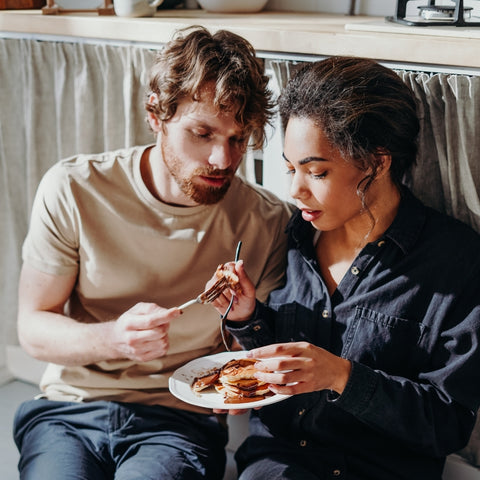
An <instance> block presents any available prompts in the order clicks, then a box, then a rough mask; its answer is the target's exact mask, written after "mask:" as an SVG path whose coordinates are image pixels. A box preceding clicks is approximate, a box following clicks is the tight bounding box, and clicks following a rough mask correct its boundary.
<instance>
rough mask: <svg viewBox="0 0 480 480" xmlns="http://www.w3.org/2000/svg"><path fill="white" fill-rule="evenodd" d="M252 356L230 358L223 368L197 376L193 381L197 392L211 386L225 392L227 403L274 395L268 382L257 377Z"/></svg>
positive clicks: (261, 398) (260, 398) (249, 400)
mask: <svg viewBox="0 0 480 480" xmlns="http://www.w3.org/2000/svg"><path fill="white" fill-rule="evenodd" d="M256 362H257V360H255V359H252V358H242V359H239V360H230V361H229V362H227V363H226V364H225V365H223V366H222V367H221V368H219V369H217V370H214V371H211V372H209V373H208V374H206V375H203V376H201V377H197V378H195V379H194V381H193V383H192V390H193V391H194V392H196V393H198V392H201V391H202V390H205V389H207V388H210V387H214V388H215V390H217V392H219V393H221V394H223V398H224V401H225V403H245V402H254V401H257V400H263V399H264V398H265V397H267V396H269V395H273V392H271V391H270V390H269V389H268V384H266V383H265V382H262V381H260V380H258V379H256V378H255V363H256Z"/></svg>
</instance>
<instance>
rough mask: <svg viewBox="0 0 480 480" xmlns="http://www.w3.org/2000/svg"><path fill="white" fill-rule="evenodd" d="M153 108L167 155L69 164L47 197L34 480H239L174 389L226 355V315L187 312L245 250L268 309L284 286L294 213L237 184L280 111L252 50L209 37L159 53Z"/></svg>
mask: <svg viewBox="0 0 480 480" xmlns="http://www.w3.org/2000/svg"><path fill="white" fill-rule="evenodd" d="M146 109H147V117H148V122H149V124H150V126H151V128H152V130H153V132H154V133H155V135H156V143H155V145H153V146H143V147H134V148H130V149H124V150H119V151H115V152H108V153H104V154H100V155H79V156H76V157H74V158H70V159H66V160H64V161H61V162H59V163H58V164H56V165H55V166H53V167H52V168H51V169H50V170H49V172H47V174H46V175H45V177H44V179H43V180H42V182H41V184H40V186H39V189H38V192H37V196H36V199H35V202H34V206H33V211H32V217H31V225H30V230H29V233H28V235H27V238H26V240H25V243H24V247H23V258H24V265H23V268H22V273H21V279H20V286H19V318H18V330H19V338H20V342H21V344H22V346H23V347H24V348H25V350H26V351H27V352H28V353H30V354H31V355H32V356H34V357H36V358H38V359H40V360H43V361H47V362H50V363H49V366H48V367H47V370H46V372H45V374H44V376H43V378H42V382H41V388H42V390H43V394H42V395H41V398H40V399H36V400H32V401H29V402H25V403H24V404H22V405H21V406H20V408H19V410H18V412H17V416H16V419H15V425H14V433H15V441H16V443H17V446H18V448H19V450H20V453H21V458H20V462H19V471H20V476H21V478H22V479H30V478H31V479H33V478H34V479H39V478H48V479H49V480H55V479H62V480H64V479H66V478H68V479H73V478H79V479H80V478H89V479H95V480H97V479H103V478H105V479H113V478H115V479H117V480H118V479H134V478H135V479H137V478H142V479H143V478H149V479H162V480H167V479H170V478H172V479H173V478H175V479H179V478H182V479H200V478H207V479H209V480H210V479H220V478H222V476H223V472H224V464H225V453H224V446H225V444H226V441H227V431H226V428H225V425H224V422H223V421H222V418H218V417H217V416H215V415H214V414H212V412H211V411H209V410H206V409H202V408H198V407H193V406H190V405H187V404H185V403H182V402H180V401H179V400H177V399H176V398H174V397H173V396H172V395H171V394H170V393H169V391H168V378H169V376H170V375H171V374H172V372H173V371H174V370H175V369H176V368H178V367H179V366H181V365H183V364H185V363H186V362H188V361H190V360H192V359H194V358H197V357H201V356H205V355H209V354H214V353H217V352H219V351H221V350H222V349H223V348H224V347H223V344H222V340H221V335H220V329H219V318H218V314H217V313H216V312H215V310H214V309H213V308H211V307H210V306H205V305H199V304H197V305H194V306H192V307H189V308H188V309H185V311H184V312H182V311H180V310H179V309H178V308H176V306H178V305H180V304H182V303H183V302H185V301H186V300H188V299H190V298H194V297H195V296H197V295H198V294H199V293H200V292H201V291H202V290H203V287H204V285H205V283H206V281H207V280H208V279H209V278H210V276H211V274H212V271H214V270H215V268H216V266H217V265H218V264H219V263H223V262H225V261H228V260H231V259H232V257H233V254H234V252H235V247H236V245H237V242H238V241H239V240H242V242H243V247H242V257H243V258H244V260H245V263H246V264H248V265H249V267H250V271H251V274H252V277H253V279H254V282H255V283H256V285H257V288H258V291H259V292H260V293H259V294H260V296H263V298H266V296H267V295H268V293H269V292H270V291H271V290H272V289H273V288H275V287H276V286H277V285H279V283H280V282H281V281H282V275H283V269H284V256H285V239H284V235H283V230H284V227H285V224H286V222H287V219H288V217H289V213H290V212H289V208H288V206H287V205H286V204H284V203H283V202H281V201H279V200H278V199H277V198H276V197H274V196H273V195H271V194H268V193H267V192H265V191H263V190H260V189H258V188H256V187H253V186H252V185H249V184H247V183H246V182H244V181H243V180H241V179H240V178H239V177H237V176H235V172H236V170H237V168H238V166H239V164H240V162H241V159H242V157H243V155H244V153H245V151H246V149H247V146H248V143H249V141H250V140H253V144H254V146H256V147H259V146H261V145H262V143H263V140H264V126H265V124H266V122H267V121H268V119H269V116H270V114H271V111H272V102H271V97H270V93H269V92H268V90H267V79H266V77H265V76H264V75H263V71H262V67H261V65H260V62H259V61H258V60H257V58H256V57H255V53H254V51H253V48H252V47H251V45H250V44H249V43H248V42H246V41H245V40H244V39H243V38H241V37H239V36H237V35H234V34H232V33H230V32H226V31H220V32H217V33H216V34H215V35H211V34H210V33H209V32H208V31H207V30H205V29H204V28H202V27H195V28H193V29H192V30H191V31H187V32H181V33H180V34H179V35H178V36H177V37H176V38H174V39H173V40H172V41H171V42H170V43H169V44H168V45H167V46H166V47H165V48H164V49H163V50H162V51H161V52H160V53H159V55H158V57H157V59H156V62H155V65H154V66H153V68H152V71H151V78H150V92H149V94H148V97H147V102H146ZM266 228H267V229H268V234H267V235H261V234H260V232H263V231H264V230H265V229H266ZM182 313H183V315H182Z"/></svg>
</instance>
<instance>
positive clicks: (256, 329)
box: [253, 325, 262, 332]
mask: <svg viewBox="0 0 480 480" xmlns="http://www.w3.org/2000/svg"><path fill="white" fill-rule="evenodd" d="M261 329H262V327H261V326H260V325H255V326H254V327H253V331H254V332H258V331H259V330H261Z"/></svg>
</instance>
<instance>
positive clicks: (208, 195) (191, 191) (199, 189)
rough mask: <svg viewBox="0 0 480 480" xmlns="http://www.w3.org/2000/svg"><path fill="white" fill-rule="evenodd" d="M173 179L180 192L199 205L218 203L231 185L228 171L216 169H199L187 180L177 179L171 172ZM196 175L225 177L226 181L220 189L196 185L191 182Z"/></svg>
mask: <svg viewBox="0 0 480 480" xmlns="http://www.w3.org/2000/svg"><path fill="white" fill-rule="evenodd" d="M171 173H172V176H173V178H175V181H176V182H177V183H178V186H179V187H180V190H181V191H182V192H183V193H184V194H185V195H187V196H188V197H189V198H191V199H192V200H193V201H195V202H196V203H198V204H200V205H212V204H214V203H217V202H219V201H220V200H221V199H222V198H223V197H224V196H225V194H226V193H227V190H228V189H229V187H230V184H231V183H232V178H231V172H230V171H229V170H227V171H225V170H218V169H216V168H212V169H208V168H201V169H200V168H199V169H197V170H195V171H194V172H193V173H192V175H191V176H190V177H189V178H177V176H176V175H175V173H174V172H171ZM197 175H202V176H227V177H228V180H227V181H225V183H224V184H223V185H222V186H221V187H212V186H210V185H205V186H202V185H198V184H195V183H194V182H193V181H192V178H193V177H194V176H197Z"/></svg>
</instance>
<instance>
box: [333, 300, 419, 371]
mask: <svg viewBox="0 0 480 480" xmlns="http://www.w3.org/2000/svg"><path fill="white" fill-rule="evenodd" d="M426 328H427V327H426V326H425V325H424V324H422V323H421V322H418V321H415V320H407V319H404V318H399V317H395V316H391V315H387V314H385V313H380V312H376V311H374V310H370V309H368V308H364V307H359V306H357V307H356V308H355V314H354V318H353V320H352V322H351V323H350V325H349V327H348V328H347V330H346V331H345V337H344V344H343V350H342V357H344V358H348V359H350V360H353V361H356V362H359V363H362V364H364V365H367V366H369V367H371V368H374V369H379V370H383V371H385V372H387V373H389V374H391V375H402V376H411V375H415V374H416V372H414V371H413V367H412V366H413V365H417V368H418V360H419V356H420V355H421V352H420V347H419V344H420V341H421V338H422V335H424V333H425V330H426Z"/></svg>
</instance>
